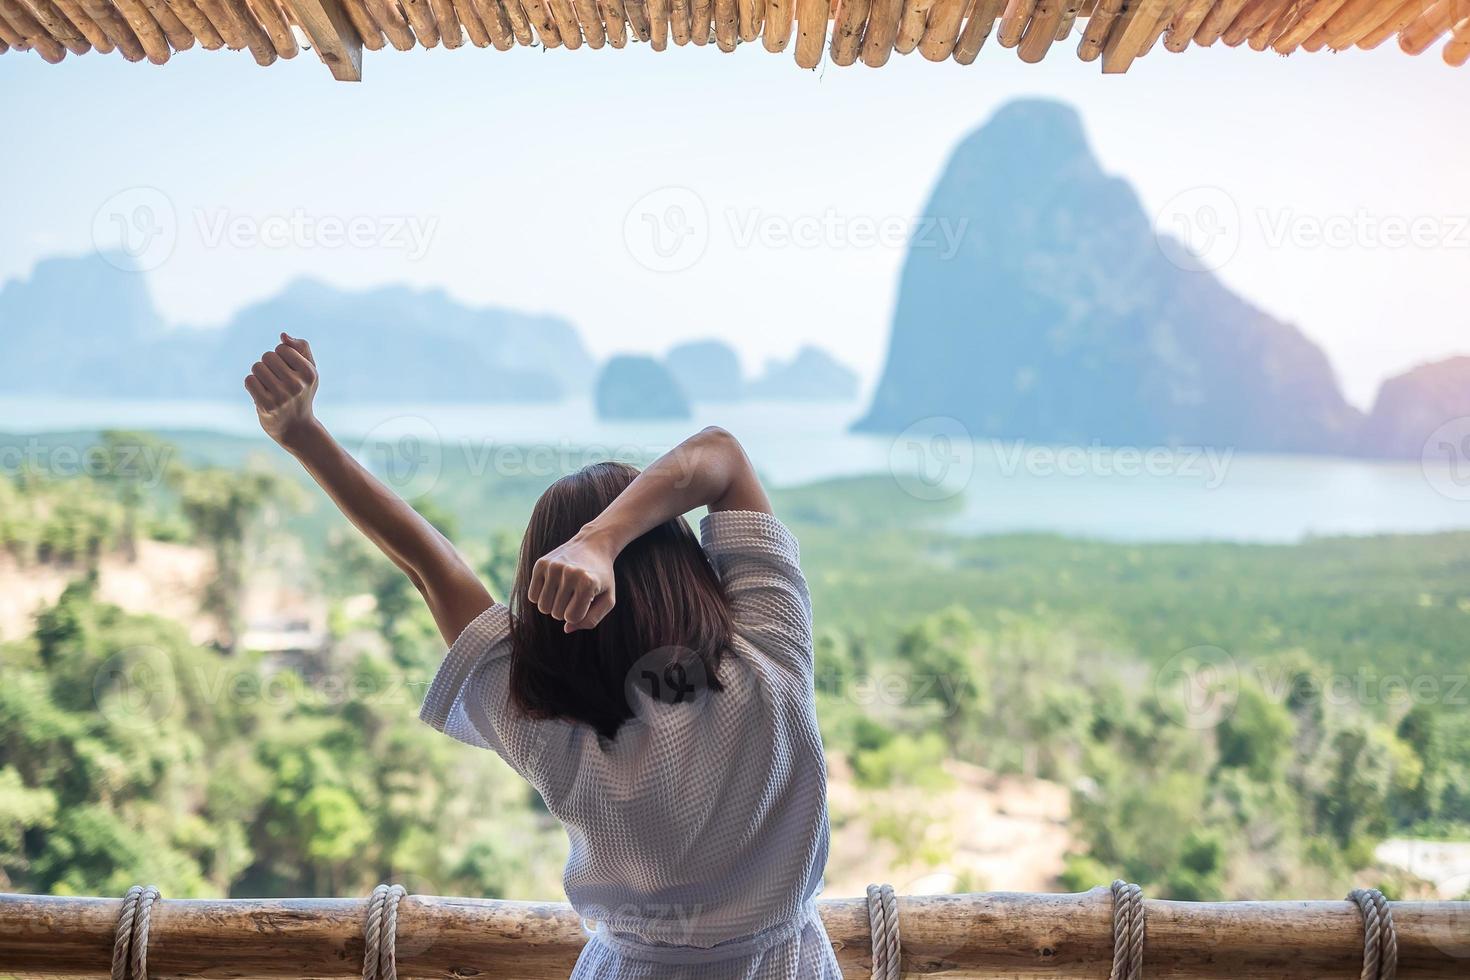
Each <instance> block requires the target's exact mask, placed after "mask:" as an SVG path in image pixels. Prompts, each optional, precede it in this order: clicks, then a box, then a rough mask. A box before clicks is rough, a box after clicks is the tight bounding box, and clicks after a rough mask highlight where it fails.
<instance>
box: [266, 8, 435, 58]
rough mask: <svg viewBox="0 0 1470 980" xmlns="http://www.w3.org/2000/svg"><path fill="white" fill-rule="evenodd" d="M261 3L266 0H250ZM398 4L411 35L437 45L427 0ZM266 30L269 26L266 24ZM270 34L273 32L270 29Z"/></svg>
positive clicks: (430, 44)
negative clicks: (405, 18)
mask: <svg viewBox="0 0 1470 980" xmlns="http://www.w3.org/2000/svg"><path fill="white" fill-rule="evenodd" d="M252 2H256V3H262V2H266V0H252ZM398 4H399V6H401V7H402V8H403V15H404V16H405V17H407V18H408V26H409V27H411V28H413V36H414V37H415V38H417V39H418V42H419V44H421V45H423V46H424V47H426V48H435V47H438V46H439V25H438V24H437V23H436V22H435V20H434V12H433V11H432V10H430V9H429V4H428V0H398ZM265 26H266V30H268V31H270V30H271V26H270V25H269V24H266V25H265ZM271 36H272V37H274V36H275V32H274V31H271Z"/></svg>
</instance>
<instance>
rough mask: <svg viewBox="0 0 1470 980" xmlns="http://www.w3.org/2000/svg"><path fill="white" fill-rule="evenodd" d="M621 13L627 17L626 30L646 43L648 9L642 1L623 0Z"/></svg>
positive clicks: (647, 36) (647, 35)
mask: <svg viewBox="0 0 1470 980" xmlns="http://www.w3.org/2000/svg"><path fill="white" fill-rule="evenodd" d="M623 12H624V13H625V14H627V15H628V29H629V30H630V31H632V32H633V36H634V37H636V38H637V39H638V40H640V41H643V42H644V43H647V42H648V38H649V34H650V31H649V24H648V7H647V5H646V4H645V3H644V0H623Z"/></svg>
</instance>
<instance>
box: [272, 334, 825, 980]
mask: <svg viewBox="0 0 1470 980" xmlns="http://www.w3.org/2000/svg"><path fill="white" fill-rule="evenodd" d="M245 387H246V389H247V390H248V391H249V392H250V395H251V397H252V398H253V399H254V401H255V406H256V411H257V413H258V414H259V416H260V423H261V425H262V427H263V428H264V429H265V431H266V432H267V433H268V434H269V435H270V436H271V438H273V439H274V440H275V441H276V442H278V443H279V444H280V445H281V446H282V447H283V448H285V449H286V450H287V451H288V452H290V453H291V454H292V455H293V456H295V457H296V458H297V459H298V460H299V461H300V462H301V464H302V465H303V466H304V467H305V468H306V470H307V472H309V473H310V474H311V476H312V478H313V479H315V480H316V482H317V483H319V484H320V485H321V486H322V488H323V489H324V490H326V492H327V493H328V494H329V495H330V496H331V498H332V500H333V501H335V502H336V504H337V506H338V507H339V508H340V509H341V511H342V513H343V514H345V515H346V516H347V518H348V519H349V520H350V521H352V523H353V524H355V525H356V526H357V528H358V529H359V530H360V531H362V532H363V533H364V534H365V535H367V537H368V538H369V539H371V540H372V542H373V543H374V544H376V545H377V546H378V547H379V548H380V549H382V551H383V553H384V554H386V555H387V556H388V557H389V558H391V559H392V560H393V561H394V563H395V564H397V565H398V567H399V568H401V569H403V571H404V572H405V573H406V574H407V575H408V576H409V578H410V579H412V580H413V583H414V585H415V587H417V588H418V590H419V592H420V593H422V594H423V597H424V599H425V601H426V602H427V603H428V605H429V609H430V610H431V612H432V613H433V616H434V620H435V622H436V623H437V624H438V626H439V630H440V632H441V633H443V635H444V639H445V642H446V643H448V644H449V654H448V656H447V657H446V658H445V660H444V663H443V665H442V666H441V667H440V668H439V671H438V673H437V675H436V676H435V678H434V681H433V684H432V685H431V687H430V688H429V693H428V696H427V697H426V698H425V701H424V704H423V708H422V711H421V712H420V717H422V718H423V720H424V721H426V722H428V723H429V724H430V725H432V726H434V727H435V728H436V729H438V730H439V731H442V732H445V733H446V734H448V735H450V736H452V737H454V738H457V739H459V740H461V741H463V742H467V743H469V744H471V745H475V746H479V747H481V748H488V749H493V750H494V751H495V752H497V753H498V754H499V755H500V756H501V757H502V758H504V759H505V761H506V762H508V763H509V764H510V765H511V767H512V768H514V769H515V770H516V771H517V772H519V773H520V774H521V775H522V776H524V777H525V778H526V779H527V780H528V781H529V782H530V783H531V785H533V786H534V787H535V788H536V790H537V792H539V793H540V794H541V796H542V798H543V799H544V800H545V801H546V806H547V809H548V810H550V811H551V813H553V814H554V815H555V816H556V817H557V818H558V819H559V820H561V822H562V824H563V825H564V826H565V827H566V831H567V836H568V838H569V839H570V842H571V855H570V857H569V858H568V859H567V866H566V871H565V874H564V876H563V884H564V885H565V887H566V892H567V897H568V898H569V899H570V900H571V902H572V905H573V906H574V907H575V908H576V909H577V911H578V912H579V913H580V914H581V915H582V916H583V919H584V921H585V922H589V923H591V922H595V928H591V927H589V928H590V929H591V938H590V940H589V942H588V943H587V946H586V947H585V948H584V949H583V951H582V955H581V957H580V958H579V959H578V961H577V966H576V969H575V970H574V972H573V974H572V976H573V977H574V978H575V980H583V978H587V980H594V978H596V980H603V978H618V980H623V978H628V980H655V978H664V977H689V978H701V980H704V978H708V980H727V978H729V980H734V978H776V977H782V978H785V977H801V978H809V977H810V978H834V980H836V978H839V977H840V976H841V974H840V973H839V971H838V968H837V962H836V958H835V956H834V955H833V953H832V947H831V945H830V943H829V942H828V939H827V935H826V932H825V931H824V930H823V928H822V922H821V919H820V918H818V916H817V914H816V911H815V909H814V907H813V904H812V902H813V898H814V897H815V896H816V894H817V892H818V891H819V890H820V888H821V881H822V869H823V866H824V865H825V864H826V860H827V840H828V825H827V799H826V797H827V791H826V769H825V765H824V762H823V756H822V741H821V736H820V734H819V733H818V731H817V720H816V713H815V708H814V698H813V680H812V639H811V605H810V601H809V598H808V594H807V587H806V582H805V580H804V579H803V577H802V574H801V569H800V568H799V567H798V553H797V543H796V539H795V538H793V537H792V535H791V533H790V532H789V531H788V530H786V528H785V527H784V526H783V525H782V524H781V523H780V522H779V521H777V520H776V519H775V517H773V516H772V514H771V504H770V501H769V499H767V497H766V493H765V491H764V490H763V489H762V487H761V485H760V481H759V480H758V479H757V478H756V475H755V472H754V470H753V469H752V467H751V465H750V461H749V460H748V459H747V458H746V456H745V453H744V451H743V450H742V449H741V448H740V445H739V444H738V443H737V442H736V441H735V439H734V438H733V437H732V436H730V435H729V434H728V433H726V432H724V431H723V430H720V429H706V430H704V431H703V432H700V433H699V434H697V435H695V436H693V437H692V438H690V439H688V440H686V441H685V442H684V443H683V444H681V445H680V446H679V447H678V448H676V449H674V450H673V451H672V452H670V453H669V454H667V455H665V456H664V457H662V458H661V459H659V460H658V461H656V462H655V463H653V464H652V465H651V466H649V467H648V469H647V470H645V471H643V472H642V473H639V472H638V471H637V470H635V469H634V468H632V467H629V466H623V465H620V464H615V463H600V464H596V465H593V466H589V467H586V468H584V469H583V470H581V471H580V472H578V473H574V474H572V475H570V476H566V477H563V478H562V479H560V480H558V481H557V482H556V483H554V484H553V485H552V486H551V487H550V488H549V489H548V490H547V491H546V492H545V493H544V494H543V495H542V497H541V499H540V500H539V501H537V503H536V507H535V509H534V510H533V512H532V515H531V521H530V525H529V527H528V529H527V532H526V536H525V538H524V539H523V541H522V543H521V554H520V564H519V568H518V571H517V575H516V584H515V588H514V595H513V596H511V597H510V602H511V606H510V608H507V607H506V606H504V605H501V604H499V603H497V602H494V601H493V600H492V599H491V597H490V594H489V592H487V591H486V589H485V586H484V585H483V584H482V583H481V582H480V581H479V579H478V578H477V577H476V576H475V574H474V572H473V571H472V570H471V569H470V567H469V566H468V565H467V564H465V562H464V560H463V559H462V558H460V556H459V554H458V553H457V552H456V551H455V549H454V546H453V545H452V544H450V543H449V541H448V540H447V539H446V538H445V537H444V536H443V535H442V534H440V533H439V532H438V531H436V530H435V529H434V528H433V527H432V526H431V525H430V524H429V523H428V522H427V521H425V520H424V519H423V518H422V517H420V516H419V515H418V513H417V512H415V511H414V510H413V508H412V507H410V506H409V505H408V504H406V503H405V502H404V501H403V500H401V499H399V498H398V497H397V496H395V495H394V494H393V493H392V491H390V490H389V489H388V488H387V487H385V486H383V484H382V483H380V482H379V481H378V480H377V479H375V478H374V477H373V476H372V475H371V474H369V473H368V472H367V471H366V470H364V469H363V468H362V467H361V466H359V465H358V463H357V462H356V461H355V460H354V459H353V458H352V456H351V455H350V454H348V453H347V452H346V451H345V450H344V449H343V448H342V447H341V446H340V445H339V444H338V443H337V442H336V441H335V440H334V439H333V438H332V437H331V435H329V434H328V433H327V430H326V429H325V428H324V427H323V426H322V425H321V423H320V422H318V421H317V420H316V418H315V416H314V415H313V414H312V399H313V397H314V396H315V394H316V389H317V370H316V363H315V361H314V359H313V358H312V354H311V348H310V346H309V345H308V344H307V343H306V342H305V341H303V340H297V339H295V338H292V337H289V336H287V335H286V334H282V335H281V343H280V345H279V346H277V347H276V348H275V350H273V351H269V352H267V353H266V354H264V355H262V357H261V359H260V361H259V362H257V363H256V364H255V365H254V366H253V367H252V368H251V372H250V376H249V377H247V378H246V379H245ZM699 507H708V509H709V515H708V516H707V517H705V518H704V520H703V522H702V524H701V526H700V540H696V539H695V537H694V533H693V532H692V531H691V530H690V528H689V525H688V524H687V523H686V522H685V520H684V518H683V516H682V515H683V514H685V513H687V512H688V511H691V510H694V509H696V508H699Z"/></svg>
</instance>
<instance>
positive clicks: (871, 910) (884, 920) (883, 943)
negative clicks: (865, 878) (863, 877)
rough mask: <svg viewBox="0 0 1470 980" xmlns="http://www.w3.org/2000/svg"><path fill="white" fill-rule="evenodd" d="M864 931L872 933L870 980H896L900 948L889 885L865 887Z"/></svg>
mask: <svg viewBox="0 0 1470 980" xmlns="http://www.w3.org/2000/svg"><path fill="white" fill-rule="evenodd" d="M868 928H869V929H871V930H872V932H873V972H872V977H873V980H899V971H900V970H901V969H902V967H903V947H902V945H901V944H900V943H899V939H898V896H897V895H895V894H894V893H893V886H892V885H869V886H868Z"/></svg>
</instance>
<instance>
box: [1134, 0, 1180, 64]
mask: <svg viewBox="0 0 1470 980" xmlns="http://www.w3.org/2000/svg"><path fill="white" fill-rule="evenodd" d="M1173 19H1174V10H1173V7H1172V6H1171V4H1170V0H1164V2H1163V5H1162V7H1161V8H1160V10H1159V16H1158V18H1157V19H1156V20H1155V21H1154V26H1153V30H1151V31H1149V33H1148V34H1147V36H1146V37H1145V38H1144V42H1143V47H1141V48H1139V49H1138V54H1137V55H1135V56H1134V57H1136V58H1142V57H1143V56H1144V55H1146V54H1148V53H1149V52H1150V51H1152V50H1153V49H1154V45H1156V44H1158V43H1159V38H1161V37H1163V36H1164V32H1165V31H1166V30H1168V29H1169V22H1170V21H1171V20H1173Z"/></svg>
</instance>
